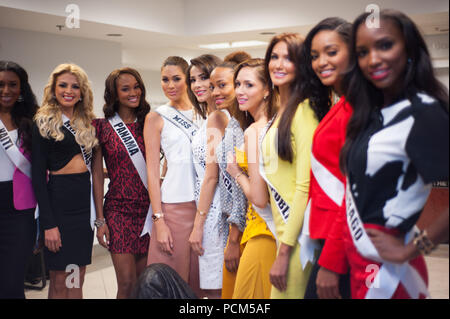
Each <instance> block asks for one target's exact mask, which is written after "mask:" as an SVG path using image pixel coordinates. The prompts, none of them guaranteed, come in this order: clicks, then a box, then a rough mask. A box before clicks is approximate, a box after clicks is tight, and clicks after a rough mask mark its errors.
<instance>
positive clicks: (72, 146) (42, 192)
mask: <svg viewBox="0 0 450 319" xmlns="http://www.w3.org/2000/svg"><path fill="white" fill-rule="evenodd" d="M62 132H63V133H64V139H63V140H61V141H55V140H54V139H53V138H44V137H43V136H42V135H41V133H40V132H39V129H38V127H37V125H36V123H34V124H33V131H32V143H33V150H32V169H31V172H32V173H31V174H32V182H33V189H34V193H35V195H36V199H37V201H38V204H39V216H40V217H39V221H40V223H41V227H42V229H44V230H46V229H51V228H54V227H56V223H55V219H54V216H53V212H52V208H51V206H50V199H49V194H48V191H47V171H57V170H60V169H61V168H63V167H64V166H66V165H67V163H69V162H70V160H71V159H72V158H73V157H74V156H75V155H77V154H78V153H81V148H80V146H79V145H78V143H77V142H76V141H75V137H74V136H73V134H72V133H71V132H70V131H69V130H68V129H66V128H65V127H62Z"/></svg>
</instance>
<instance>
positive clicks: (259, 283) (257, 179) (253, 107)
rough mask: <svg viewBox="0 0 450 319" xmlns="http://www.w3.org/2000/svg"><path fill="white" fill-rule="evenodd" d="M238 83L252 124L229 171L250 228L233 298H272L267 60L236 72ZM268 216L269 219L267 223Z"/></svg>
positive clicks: (241, 106) (270, 106)
mask: <svg viewBox="0 0 450 319" xmlns="http://www.w3.org/2000/svg"><path fill="white" fill-rule="evenodd" d="M234 83H235V93H236V99H237V102H238V104H239V109H240V110H241V111H245V112H246V114H247V123H251V122H252V123H251V125H250V126H249V127H248V128H247V129H246V130H245V132H244V150H242V149H239V148H236V157H235V158H234V157H233V156H232V155H231V153H230V154H229V160H228V165H227V171H228V172H229V173H230V175H231V176H233V178H234V179H235V180H236V182H237V183H238V184H239V186H240V187H241V188H242V190H243V191H244V193H245V195H246V197H247V199H248V201H249V207H248V210H247V225H246V227H245V231H244V233H243V235H242V239H241V250H243V252H242V256H241V258H240V262H239V268H238V271H237V275H236V282H235V286H234V292H233V297H232V298H233V299H269V298H270V290H271V284H270V280H269V271H270V268H271V267H272V264H273V262H274V260H275V256H276V241H275V237H274V235H273V233H272V231H274V229H273V227H270V226H268V225H267V224H269V225H271V224H272V225H273V221H272V212H271V209H270V205H269V194H268V192H267V185H266V183H265V182H264V180H263V179H262V177H261V176H260V175H259V141H258V135H259V134H258V133H259V132H260V131H261V130H262V129H263V128H264V126H265V125H266V124H267V122H268V119H269V118H271V117H272V116H273V113H274V106H273V103H271V102H269V100H268V97H269V90H270V89H269V85H268V82H267V79H266V77H265V73H264V60H263V59H251V60H247V61H245V62H243V63H241V64H240V65H239V66H238V67H237V69H236V71H235V73H234ZM247 154H249V157H250V161H248V159H247ZM252 203H253V204H252ZM258 212H259V213H258ZM260 214H261V215H262V216H263V217H261V216H260ZM264 217H265V219H269V220H268V221H267V224H266V221H265V219H264ZM270 228H272V231H271V230H270Z"/></svg>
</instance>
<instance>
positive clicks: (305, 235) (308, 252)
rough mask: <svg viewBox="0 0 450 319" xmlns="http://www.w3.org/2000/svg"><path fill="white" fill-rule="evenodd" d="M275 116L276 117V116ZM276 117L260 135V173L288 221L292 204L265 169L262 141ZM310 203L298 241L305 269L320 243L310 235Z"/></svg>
mask: <svg viewBox="0 0 450 319" xmlns="http://www.w3.org/2000/svg"><path fill="white" fill-rule="evenodd" d="M274 118H275V117H274ZM274 118H272V119H271V120H270V121H269V122H268V123H267V125H266V127H265V128H264V129H263V131H262V132H261V135H260V147H259V149H260V152H259V174H260V175H261V177H262V178H263V179H264V180H265V182H266V183H267V186H268V188H269V190H270V194H271V196H272V200H273V201H274V203H275V206H276V207H277V211H278V213H279V214H280V216H281V217H282V219H283V221H284V222H285V223H287V221H288V218H289V212H290V209H291V208H290V206H289V204H288V203H287V202H286V201H285V200H284V199H283V198H282V197H281V195H280V193H279V192H278V191H277V190H276V188H275V187H274V186H273V185H272V183H271V182H270V181H269V179H268V178H267V176H266V173H265V170H264V160H263V157H262V153H263V151H262V150H263V148H262V142H263V140H264V136H265V135H266V133H267V131H268V129H269V127H270V126H271V124H272V122H273V120H274ZM310 206H311V205H310V203H309V202H308V204H307V207H306V209H305V214H304V218H303V225H302V230H301V231H300V234H299V236H298V239H297V241H298V243H299V244H300V262H301V264H302V267H303V269H305V267H306V265H307V264H308V262H310V263H312V264H313V263H314V262H315V252H314V251H315V250H316V249H319V245H318V243H317V242H316V241H313V240H312V239H311V238H310V237H309V227H308V226H309V215H310V211H311V209H310ZM274 234H275V233H274Z"/></svg>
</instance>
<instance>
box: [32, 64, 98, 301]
mask: <svg viewBox="0 0 450 319" xmlns="http://www.w3.org/2000/svg"><path fill="white" fill-rule="evenodd" d="M92 102H93V95H92V91H91V89H90V85H89V82H88V79H87V75H86V73H85V72H84V71H83V70H82V69H81V68H80V67H78V66H77V65H74V64H61V65H59V66H57V67H56V69H55V70H54V71H53V72H52V74H51V75H50V78H49V81H48V84H47V86H46V87H45V89H44V98H43V105H42V106H41V107H40V109H39V110H38V112H37V114H36V116H35V125H34V127H33V136H32V142H33V153H32V155H33V166H32V177H33V188H34V191H35V194H36V198H37V201H38V205H39V213H40V216H39V220H40V227H41V231H42V233H43V234H44V239H45V254H46V257H47V261H48V268H49V272H50V288H49V293H48V297H49V298H82V286H83V281H84V274H85V270H86V265H88V264H90V263H91V255H92V244H93V238H94V232H93V228H92V225H91V219H90V217H91V181H90V172H89V170H88V165H89V163H90V158H91V153H92V148H93V147H94V146H95V145H96V143H97V140H96V138H95V129H94V128H93V127H92V125H91V122H92V119H93V118H94V114H93V112H92V109H93V103H92ZM69 120H70V121H69ZM63 123H64V124H63ZM69 123H70V124H69ZM86 163H88V165H87V164H86ZM89 166H90V165H89ZM47 176H48V178H47ZM47 180H48V183H47ZM94 214H95V212H94ZM94 216H95V215H94ZM69 277H70V278H69Z"/></svg>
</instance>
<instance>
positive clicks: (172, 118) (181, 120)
mask: <svg viewBox="0 0 450 319" xmlns="http://www.w3.org/2000/svg"><path fill="white" fill-rule="evenodd" d="M155 112H156V113H158V114H159V115H161V116H162V117H163V118H165V119H166V120H167V121H169V122H170V123H172V124H173V125H175V126H176V127H177V128H179V129H180V130H181V131H182V132H183V133H184V134H185V135H186V136H187V138H188V139H189V141H190V142H191V143H192V139H193V137H194V136H195V133H197V130H198V126H197V125H196V124H195V123H194V122H192V121H191V120H190V119H188V118H187V117H186V116H184V115H183V114H182V113H181V112H180V111H178V110H177V109H176V108H174V107H173V106H170V105H168V104H166V105H163V106H161V107H159V108H158V109H157V110H155Z"/></svg>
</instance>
